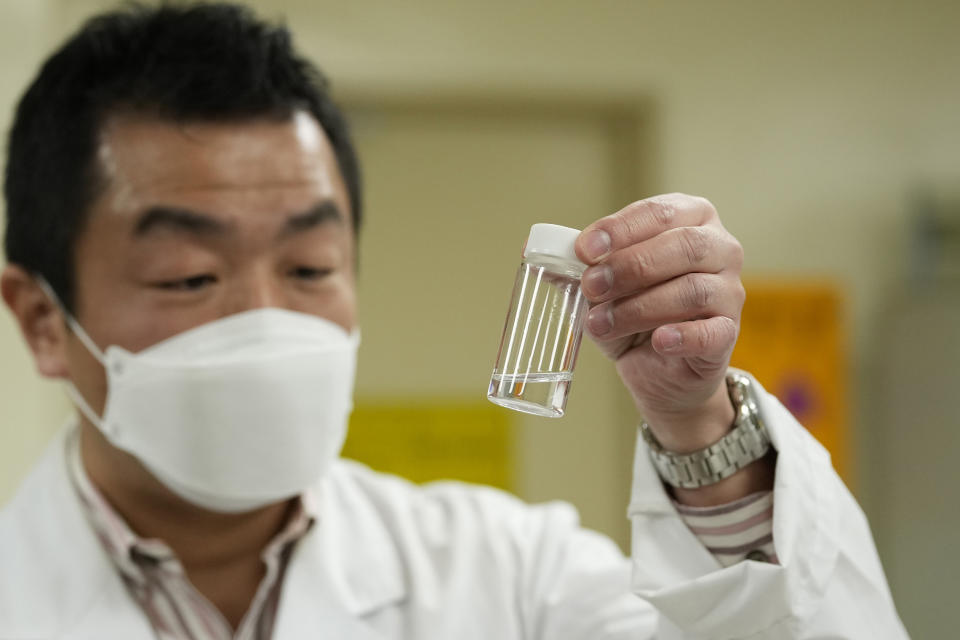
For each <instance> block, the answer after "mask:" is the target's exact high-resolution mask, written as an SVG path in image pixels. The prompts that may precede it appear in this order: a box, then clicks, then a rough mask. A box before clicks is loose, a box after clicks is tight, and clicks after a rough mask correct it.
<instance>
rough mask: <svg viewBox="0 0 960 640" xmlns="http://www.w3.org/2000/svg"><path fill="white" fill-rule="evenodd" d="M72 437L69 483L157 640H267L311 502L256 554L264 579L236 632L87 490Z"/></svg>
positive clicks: (160, 550) (167, 560) (156, 546)
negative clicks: (259, 558)
mask: <svg viewBox="0 0 960 640" xmlns="http://www.w3.org/2000/svg"><path fill="white" fill-rule="evenodd" d="M78 440H79V438H77V431H74V432H73V434H71V437H69V438H68V439H67V447H68V451H67V460H68V464H69V465H70V477H71V479H72V481H73V484H74V487H75V488H76V491H77V494H78V495H79V497H80V502H81V504H82V505H83V508H84V510H85V511H86V514H87V517H88V518H89V520H90V523H91V525H92V527H93V530H94V532H95V533H96V535H97V537H98V538H99V540H100V543H101V544H102V545H103V547H104V549H106V551H107V553H108V555H109V556H110V559H111V561H112V562H113V564H114V566H115V567H116V569H117V572H118V573H119V574H120V577H121V578H122V579H123V582H124V584H125V585H126V586H127V589H128V590H129V592H130V594H131V595H132V596H133V598H134V599H135V600H136V601H137V603H138V604H139V605H140V607H141V609H143V612H144V613H145V614H146V616H147V618H148V619H149V620H150V624H151V625H152V626H153V629H154V632H155V633H156V635H157V638H158V639H159V640H267V639H268V638H270V637H271V635H272V634H273V624H274V619H275V617H276V613H277V606H278V604H279V602H280V590H281V585H282V583H283V574H284V571H285V569H286V566H287V561H288V559H289V557H290V552H291V551H292V550H293V545H294V544H295V543H296V542H297V540H299V539H300V538H302V537H303V536H304V535H305V534H306V533H307V531H308V530H309V529H310V527H311V526H313V523H314V522H315V521H316V518H317V505H316V498H315V496H314V495H313V494H312V493H309V492H308V493H305V494H304V495H303V496H301V498H300V500H299V501H298V503H297V505H296V507H295V509H294V511H293V513H292V514H291V516H290V518H289V520H288V521H287V523H286V525H285V526H284V528H283V530H281V531H280V533H278V534H277V535H276V536H275V537H274V538H273V540H271V542H270V543H269V544H268V545H267V547H266V549H264V551H263V553H262V554H261V558H262V559H263V563H264V566H265V567H266V574H265V575H264V577H263V579H262V580H261V582H260V584H259V586H258V587H257V591H256V594H255V595H254V598H253V601H252V602H251V603H250V608H249V609H248V610H247V613H246V614H245V615H244V617H243V620H241V622H240V625H239V626H238V627H237V629H236V630H233V629H232V628H231V626H230V623H229V622H227V619H226V618H225V617H224V616H223V614H221V613H220V611H219V610H218V609H217V608H216V607H215V606H214V605H213V604H212V603H211V602H210V601H209V600H207V598H205V597H204V596H203V595H202V594H201V593H200V592H199V591H197V589H196V588H195V587H194V586H193V585H192V584H191V583H190V580H189V578H188V577H187V574H186V572H185V571H184V568H183V565H182V564H180V561H179V559H177V556H176V554H174V552H173V550H172V549H170V547H169V546H167V545H166V544H164V543H163V542H162V541H160V540H154V539H147V538H141V537H139V536H138V535H137V534H136V533H134V532H133V530H132V529H130V527H129V526H128V525H127V523H126V522H125V521H124V520H123V518H122V517H121V516H120V514H118V513H117V512H116V511H115V510H114V509H113V507H112V506H111V505H110V503H108V502H107V500H106V499H105V498H104V497H103V495H102V494H101V493H100V492H99V491H98V490H97V489H96V487H94V486H93V483H92V482H91V481H90V478H89V477H88V476H87V474H86V471H85V470H84V468H83V463H82V462H81V460H80V447H79V444H78Z"/></svg>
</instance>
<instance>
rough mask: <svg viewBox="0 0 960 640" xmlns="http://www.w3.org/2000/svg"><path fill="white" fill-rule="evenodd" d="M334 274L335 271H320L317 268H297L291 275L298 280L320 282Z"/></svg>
mask: <svg viewBox="0 0 960 640" xmlns="http://www.w3.org/2000/svg"><path fill="white" fill-rule="evenodd" d="M331 273H333V269H319V268H316V267H295V268H294V269H292V270H291V271H290V275H292V276H293V277H294V278H297V279H298V280H320V279H321V278H324V277H326V276H328V275H330V274H331Z"/></svg>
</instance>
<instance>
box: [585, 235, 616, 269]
mask: <svg viewBox="0 0 960 640" xmlns="http://www.w3.org/2000/svg"><path fill="white" fill-rule="evenodd" d="M581 244H582V246H583V252H584V254H586V257H587V259H588V260H589V261H590V262H596V261H597V260H599V259H600V258H602V257H603V256H605V255H607V254H608V253H610V234H608V233H607V232H606V231H604V230H603V229H594V230H593V231H588V232H587V233H586V235H584V236H583V242H582V243H581Z"/></svg>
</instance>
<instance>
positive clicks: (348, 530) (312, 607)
mask: <svg viewBox="0 0 960 640" xmlns="http://www.w3.org/2000/svg"><path fill="white" fill-rule="evenodd" d="M356 467H357V464H356V463H353V462H349V461H339V462H338V463H337V464H335V465H334V467H333V469H331V471H330V472H329V474H328V475H327V476H326V477H325V478H324V479H323V481H322V482H321V483H320V486H319V487H318V490H317V491H316V493H315V494H314V495H315V496H316V497H317V505H316V508H317V512H318V518H317V521H316V523H315V524H314V527H313V528H312V529H311V530H310V531H309V532H308V533H307V534H306V536H304V538H303V539H301V540H300V542H299V544H298V545H297V547H296V549H295V550H294V554H293V557H292V558H291V562H290V566H289V567H288V573H287V576H286V579H285V582H284V586H283V592H282V595H281V602H280V611H279V614H278V630H279V629H280V628H282V626H283V622H284V620H283V619H284V616H285V615H292V616H294V617H297V618H299V617H301V616H303V615H307V616H308V617H310V618H316V617H317V616H319V615H321V608H320V607H319V606H318V600H321V599H322V600H323V601H324V602H333V603H338V605H339V608H340V609H341V610H342V611H343V612H344V613H346V614H348V615H349V616H352V617H354V618H361V617H363V616H368V615H370V614H372V613H375V612H376V611H378V610H380V609H382V608H383V607H385V606H389V605H391V604H396V603H399V602H401V601H402V600H403V599H404V598H405V597H406V580H405V578H404V572H403V564H402V562H401V558H400V553H399V550H398V548H397V545H396V542H395V541H394V540H393V538H392V537H391V536H390V534H389V533H388V532H389V530H390V528H389V527H388V526H387V523H385V522H384V521H383V516H382V515H381V514H380V513H378V511H377V510H376V509H375V508H374V506H373V504H374V503H373V500H372V497H371V496H370V495H368V494H367V492H366V491H365V490H364V487H363V486H362V484H361V482H360V481H359V480H358V475H357V474H355V473H354V469H355V468H356ZM308 594H309V595H308ZM321 594H322V595H321ZM301 609H304V610H301ZM311 613H312V615H310V614H311ZM323 615H326V616H331V615H332V612H331V611H326V612H324V613H323ZM308 628H311V629H312V628H314V627H308ZM278 637H281V638H282V637H284V636H283V634H278Z"/></svg>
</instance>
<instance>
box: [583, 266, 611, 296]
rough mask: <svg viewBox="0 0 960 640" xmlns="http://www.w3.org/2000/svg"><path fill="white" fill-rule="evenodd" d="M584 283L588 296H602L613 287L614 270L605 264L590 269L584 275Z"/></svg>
mask: <svg viewBox="0 0 960 640" xmlns="http://www.w3.org/2000/svg"><path fill="white" fill-rule="evenodd" d="M582 282H583V289H584V291H586V293H587V295H588V296H591V297H596V296H602V295H603V294H605V293H606V292H607V291H609V290H610V287H612V286H613V269H611V268H610V267H609V266H608V265H605V264H603V265H599V266H596V267H590V268H589V269H587V271H586V273H584V274H583V280H582Z"/></svg>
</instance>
